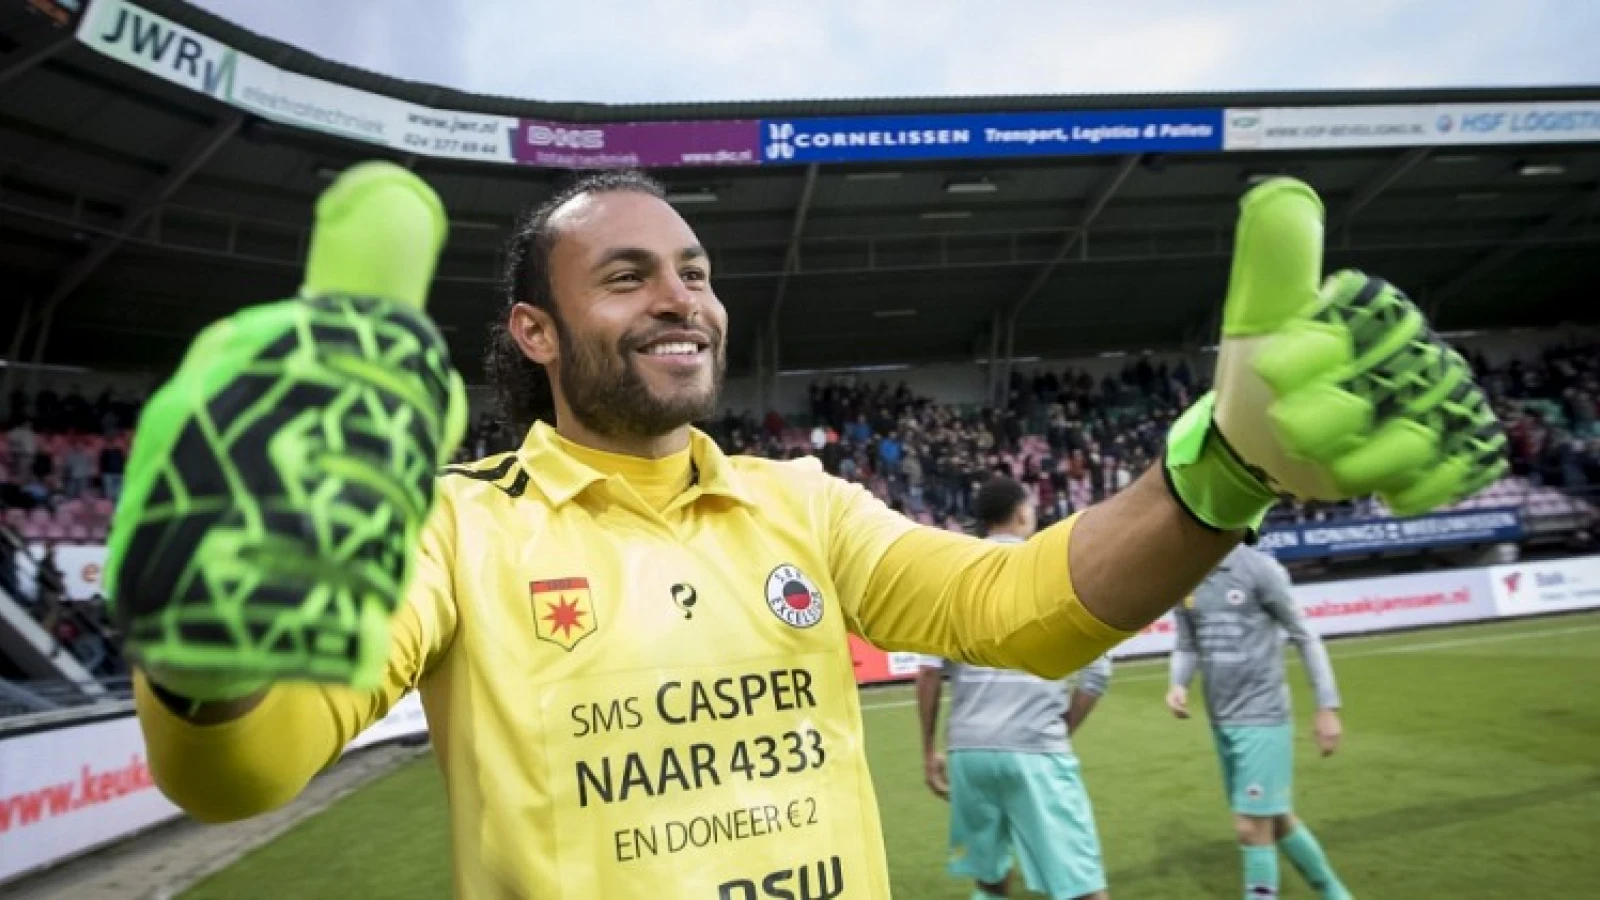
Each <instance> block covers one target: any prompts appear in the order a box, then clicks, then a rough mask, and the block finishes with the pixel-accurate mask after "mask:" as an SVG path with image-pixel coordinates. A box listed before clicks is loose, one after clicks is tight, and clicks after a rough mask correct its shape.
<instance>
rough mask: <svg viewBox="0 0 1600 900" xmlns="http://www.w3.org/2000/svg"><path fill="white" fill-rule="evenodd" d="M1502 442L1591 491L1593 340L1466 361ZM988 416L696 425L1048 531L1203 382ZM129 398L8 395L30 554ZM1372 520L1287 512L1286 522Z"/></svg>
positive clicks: (849, 396)
mask: <svg viewBox="0 0 1600 900" xmlns="http://www.w3.org/2000/svg"><path fill="white" fill-rule="evenodd" d="M1472 359H1473V363H1474V366H1475V368H1477V369H1478V371H1479V372H1480V374H1482V375H1483V376H1484V382H1485V385H1486V386H1487V388H1488V389H1489V391H1490V393H1491V397H1492V400H1493V402H1494V404H1495V408H1496V410H1497V411H1498V413H1499V414H1500V417H1501V420H1502V421H1503V422H1504V423H1505V425H1506V429H1507V434H1508V436H1509V438H1510V444H1511V458H1512V465H1513V475H1514V476H1515V478H1517V479H1520V480H1522V481H1524V482H1526V484H1527V485H1530V486H1533V487H1543V486H1548V487H1554V488H1558V489H1560V490H1563V491H1566V492H1569V493H1585V492H1588V491H1590V490H1591V489H1592V486H1594V485H1600V418H1597V414H1600V345H1596V344H1592V343H1584V344H1573V345H1569V346H1559V347H1552V348H1549V349H1547V350H1545V351H1544V352H1543V353H1542V354H1540V355H1539V356H1538V357H1537V358H1534V359H1526V360H1525V359H1514V360H1512V361H1510V362H1509V363H1506V364H1504V365H1500V366H1495V365H1491V364H1490V362H1489V361H1488V359H1487V358H1485V357H1484V356H1483V355H1481V354H1473V355H1472ZM1007 388H1008V389H1007V394H1008V397H1007V402H1006V403H1005V404H1004V405H1003V406H1001V407H998V408H994V407H975V406H957V405H952V404H949V403H941V402H939V401H938V400H936V399H934V398H930V397H923V396H918V395H916V394H915V393H914V392H913V391H912V390H911V388H910V387H909V386H907V385H906V384H905V383H900V384H898V385H893V386H891V385H890V384H888V383H887V382H883V381H879V382H876V383H872V382H869V381H867V380H858V379H856V378H854V377H848V376H841V377H836V378H831V379H824V380H820V381H817V382H814V383H813V384H811V386H810V389H809V402H808V407H809V408H808V409H806V410H804V411H803V412H801V413H799V414H797V415H795V416H792V417H786V416H784V415H782V414H781V413H779V412H777V411H770V412H768V413H767V414H766V415H765V417H764V418H761V419H757V418H756V417H755V416H754V415H752V414H751V413H749V412H745V413H742V414H735V413H732V412H729V413H727V414H725V415H724V416H723V417H721V418H719V419H717V420H715V421H712V422H707V423H703V427H704V428H705V430H706V431H707V432H708V433H710V434H711V435H712V436H713V437H714V438H715V439H716V440H717V441H718V442H719V443H720V444H721V445H722V447H723V448H724V449H725V450H727V451H728V452H730V453H749V454H756V455H762V456H767V457H773V458H790V457H796V456H802V455H814V456H816V457H818V458H819V459H820V460H821V462H822V464H823V466H824V467H825V468H826V469H827V470H828V471H829V472H832V473H834V474H836V475H839V476H840V477H842V478H846V479H849V480H852V481H856V482H859V483H861V484H863V485H864V486H866V487H867V488H868V489H870V490H871V491H872V492H873V493H875V494H876V495H878V496H879V497H881V498H882V499H884V500H885V501H886V502H888V503H889V504H891V505H892V506H894V507H895V508H896V509H899V510H901V511H903V512H905V513H906V514H907V515H909V516H912V517H913V518H917V519H919V520H921V521H924V522H929V523H932V524H938V525H943V526H948V527H963V526H965V525H966V524H967V523H968V522H969V521H970V517H971V500H972V496H973V493H974V491H975V489H976V486H977V485H978V484H980V483H981V482H982V481H983V480H984V479H985V478H986V477H988V475H989V474H990V473H994V472H1000V473H1004V474H1008V475H1011V476H1013V477H1016V478H1018V479H1019V480H1021V481H1022V482H1023V483H1024V484H1025V485H1027V487H1028V489H1029V490H1030V491H1031V492H1033V494H1034V497H1035V498H1036V500H1037V502H1038V505H1039V508H1040V510H1041V513H1042V518H1043V519H1044V520H1045V521H1047V522H1049V521H1055V520H1057V519H1060V518H1062V517H1064V516H1067V515H1070V514H1071V513H1073V512H1075V511H1077V510H1080V509H1083V508H1084V507H1086V506H1088V505H1090V504H1092V503H1095V502H1097V501H1099V500H1102V499H1104V498H1105V497H1106V496H1108V495H1110V494H1112V493H1114V492H1115V491H1117V490H1119V489H1121V488H1122V487H1124V486H1126V485H1127V484H1128V483H1129V482H1131V481H1132V480H1133V479H1134V478H1135V477H1137V476H1138V475H1139V474H1140V473H1141V472H1143V471H1144V469H1146V468H1147V467H1149V466H1150V465H1151V464H1152V463H1153V462H1154V461H1155V460H1157V459H1158V458H1159V457H1160V453H1161V445H1162V440H1163V438H1164V436H1165V434H1166V432H1167V429H1168V427H1169V426H1170V425H1171V423H1172V421H1173V419H1174V418H1175V417H1176V416H1177V415H1178V414H1179V413H1180V412H1181V411H1182V410H1183V409H1184V408H1185V407H1186V406H1187V405H1188V404H1189V403H1190V402H1192V401H1193V400H1194V398H1195V397H1197V396H1199V395H1200V394H1201V393H1202V392H1204V391H1205V390H1206V389H1207V388H1208V385H1207V384H1206V382H1205V380H1204V379H1203V378H1199V377H1196V375H1195V374H1194V373H1193V372H1192V371H1191V370H1190V367H1189V366H1188V365H1187V364H1185V363H1183V362H1181V361H1180V362H1178V363H1176V364H1173V365H1169V364H1168V363H1167V362H1164V361H1152V359H1151V358H1149V357H1135V358H1132V359H1130V360H1129V361H1128V363H1127V364H1126V365H1125V366H1124V367H1123V368H1122V370H1121V372H1120V373H1119V374H1117V375H1116V376H1115V377H1113V376H1111V375H1104V376H1101V377H1100V378H1098V379H1097V378H1095V377H1094V376H1092V375H1090V374H1089V373H1087V372H1084V371H1081V370H1078V369H1074V368H1067V369H1065V370H1057V369H1040V370H1037V371H1033V372H1031V373H1028V374H1023V373H1020V372H1017V373H1013V374H1012V376H1011V380H1010V382H1009V384H1008V386H1007ZM138 411H139V402H138V400H137V399H136V398H135V397H133V396H132V395H131V394H129V393H127V392H116V391H110V390H107V391H102V392H101V393H100V394H99V395H98V396H97V397H95V398H94V399H93V400H90V399H89V398H88V396H87V395H86V394H85V392H84V391H83V390H82V389H81V388H79V387H77V386H72V387H68V388H67V389H66V390H65V391H61V392H59V393H58V392H57V391H55V390H52V389H49V388H47V389H45V390H42V391H40V392H39V393H38V394H37V395H36V396H33V397H28V396H26V395H24V394H23V393H22V392H21V391H15V392H13V393H12V395H11V397H10V406H9V410H8V415H7V418H6V423H5V429H6V434H5V438H4V440H3V441H0V511H3V515H4V521H5V524H6V526H7V527H9V529H10V530H11V531H12V532H14V533H15V534H19V535H21V536H22V538H23V539H24V540H25V541H26V542H28V543H33V544H47V543H51V542H62V541H86V542H99V541H103V540H104V537H105V529H106V525H107V523H108V522H109V519H110V514H111V510H112V508H113V506H114V504H115V501H116V498H117V495H118V493H119V491H120V490H121V485H122V473H123V469H124V467H125V466H126V464H127V453H128V444H129V439H130V437H131V433H132V428H133V426H134V424H135V422H136V420H137V417H138ZM518 438H519V436H517V435H514V434H512V433H511V432H510V430H509V429H507V428H506V427H504V426H503V425H501V424H500V423H499V422H497V421H496V420H495V419H494V418H493V417H492V416H489V415H484V416H482V417H481V418H480V419H479V421H478V423H477V424H476V426H475V427H474V428H472V429H471V432H470V433H469V435H468V437H467V440H466V441H465V442H464V443H463V445H462V446H461V448H460V449H459V451H458V453H457V456H458V458H459V459H461V460H467V459H475V458H481V457H482V456H486V455H489V454H492V453H495V452H499V451H501V450H506V449H509V448H511V447H514V446H515V445H516V444H517V442H518ZM1352 513H1353V514H1374V513H1376V514H1382V510H1381V509H1373V508H1370V507H1369V508H1346V509H1344V510H1338V509H1333V508H1328V507H1302V506H1294V507H1286V508H1283V509H1280V510H1279V511H1278V513H1277V514H1278V515H1280V516H1283V517H1287V518H1290V519H1322V518H1330V517H1334V516H1337V515H1341V514H1352Z"/></svg>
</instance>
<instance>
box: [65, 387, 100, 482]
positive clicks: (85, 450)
mask: <svg viewBox="0 0 1600 900" xmlns="http://www.w3.org/2000/svg"><path fill="white" fill-rule="evenodd" d="M69 399H70V398H69ZM78 399H79V400H80V401H81V400H82V399H83V398H81V397H79V398H78ZM87 410H88V404H87V403H85V404H83V410H82V411H83V412H84V414H87ZM63 468H64V469H65V473H64V474H65V477H64V478H63V479H62V485H63V491H62V492H63V493H64V494H66V496H67V499H69V500H76V499H78V498H79V497H81V496H83V492H84V491H85V490H86V489H87V488H88V487H89V479H90V477H91V476H92V475H93V474H94V460H93V459H91V458H90V457H89V447H88V444H87V443H86V442H85V441H84V440H83V439H82V438H73V439H72V442H71V444H70V445H69V446H68V448H67V457H66V460H65V465H64V466H63Z"/></svg>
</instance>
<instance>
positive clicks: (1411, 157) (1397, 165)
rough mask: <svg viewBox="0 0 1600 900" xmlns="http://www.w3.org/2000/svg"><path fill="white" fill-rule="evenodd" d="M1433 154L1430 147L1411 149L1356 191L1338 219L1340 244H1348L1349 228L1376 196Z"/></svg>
mask: <svg viewBox="0 0 1600 900" xmlns="http://www.w3.org/2000/svg"><path fill="white" fill-rule="evenodd" d="M1432 152H1433V148H1432V147H1413V148H1412V149H1410V150H1407V151H1406V152H1404V153H1402V154H1400V155H1399V156H1398V157H1396V158H1395V160H1394V161H1393V162H1391V163H1389V164H1388V165H1387V166H1384V167H1383V168H1382V169H1381V170H1379V171H1378V173H1377V174H1375V175H1373V176H1372V177H1371V178H1369V179H1367V181H1366V182H1365V183H1364V184H1362V185H1361V187H1359V188H1357V189H1356V193H1355V195H1354V196H1352V197H1351V198H1350V202H1349V203H1348V204H1346V206H1345V208H1344V213H1343V214H1342V215H1340V217H1339V226H1338V230H1339V237H1340V240H1341V242H1342V243H1344V244H1349V243H1350V226H1351V225H1352V224H1353V223H1354V222H1355V220H1356V216H1358V215H1360V214H1361V211H1362V210H1364V209H1366V208H1367V207H1368V206H1370V205H1371V204H1372V201H1374V200H1376V199H1378V195H1380V194H1382V193H1383V192H1384V191H1386V190H1388V189H1389V188H1390V187H1391V186H1392V185H1393V184H1394V183H1395V182H1397V181H1399V180H1400V179H1401V178H1404V177H1405V175H1406V173H1407V172H1410V171H1411V170H1412V169H1414V168H1416V167H1417V164H1418V163H1421V162H1422V161H1423V160H1425V159H1427V158H1428V154H1429V153H1432Z"/></svg>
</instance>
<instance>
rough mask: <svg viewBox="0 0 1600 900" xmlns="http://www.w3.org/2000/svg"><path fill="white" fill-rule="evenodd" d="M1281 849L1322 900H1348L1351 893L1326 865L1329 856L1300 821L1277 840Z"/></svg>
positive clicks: (1331, 868) (1331, 867) (1329, 866)
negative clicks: (1281, 838)
mask: <svg viewBox="0 0 1600 900" xmlns="http://www.w3.org/2000/svg"><path fill="white" fill-rule="evenodd" d="M1278 846H1279V847H1282V848H1283V852H1284V854H1285V855H1286V856H1288V857H1289V861H1290V862H1292V863H1294V867H1295V869H1297V870H1298V871H1299V872H1300V875H1301V877H1302V878H1304V879H1305V880H1306V883H1307V884H1309V885H1311V886H1312V887H1313V888H1315V889H1316V891H1317V893H1318V894H1319V895H1320V896H1321V897H1322V898H1323V900H1347V898H1349V896H1350V892H1349V891H1347V890H1345V887H1344V885H1343V884H1340V883H1339V876H1337V875H1335V874H1334V873H1333V866H1331V865H1329V864H1328V855H1327V854H1326V853H1323V852H1322V845H1321V844H1319V843H1317V837H1316V835H1314V834H1312V833H1311V829H1309V828H1307V827H1306V826H1305V823H1303V822H1297V823H1295V826H1294V830H1293V831H1291V832H1289V833H1288V834H1286V835H1284V837H1283V840H1281V841H1279V842H1278Z"/></svg>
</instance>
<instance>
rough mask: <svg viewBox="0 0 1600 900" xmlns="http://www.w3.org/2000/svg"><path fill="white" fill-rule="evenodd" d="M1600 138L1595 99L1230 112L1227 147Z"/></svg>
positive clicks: (1599, 116) (1226, 119) (1598, 105)
mask: <svg viewBox="0 0 1600 900" xmlns="http://www.w3.org/2000/svg"><path fill="white" fill-rule="evenodd" d="M1571 141H1600V101H1580V102H1573V103H1493V104H1473V103H1448V104H1427V105H1410V106H1307V107H1281V108H1268V109H1230V110H1227V111H1226V113H1225V115H1224V129H1223V147H1224V149H1227V150H1302V149H1306V150H1316V149H1339V148H1351V147H1428V146H1453V145H1470V144H1542V143H1563V142H1571Z"/></svg>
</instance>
